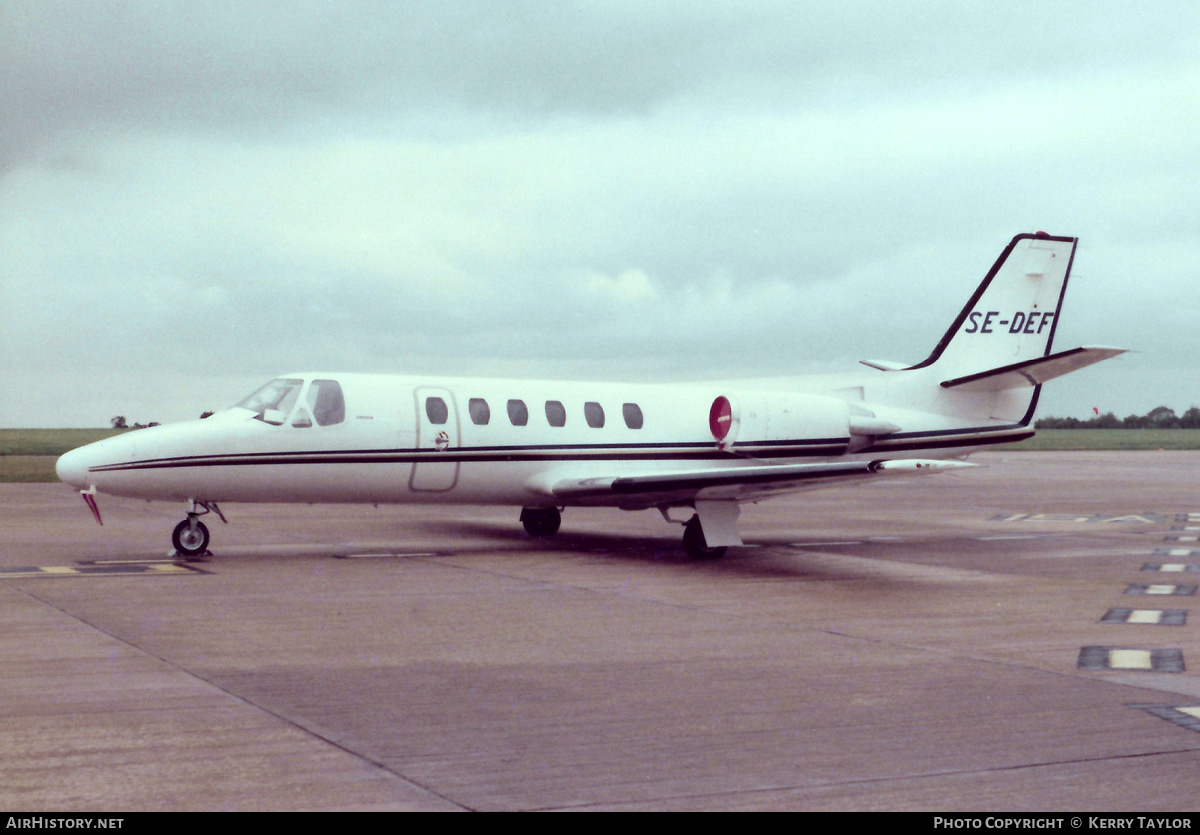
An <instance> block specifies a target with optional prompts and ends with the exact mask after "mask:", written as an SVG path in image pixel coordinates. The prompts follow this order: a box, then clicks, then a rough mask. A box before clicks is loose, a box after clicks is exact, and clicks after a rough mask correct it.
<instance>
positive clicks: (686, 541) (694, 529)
mask: <svg viewBox="0 0 1200 835" xmlns="http://www.w3.org/2000/svg"><path fill="white" fill-rule="evenodd" d="M683 550H684V551H686V552H687V555H688V556H689V557H691V558H692V559H694V560H717V559H720V558H721V557H723V556H724V555H725V546H723V545H722V546H720V547H717V548H709V547H708V542H707V541H705V539H704V529H703V528H701V527H700V517H699V516H693V517H692V518H691V519H689V520H688V523H687V524H686V525H684V526H683Z"/></svg>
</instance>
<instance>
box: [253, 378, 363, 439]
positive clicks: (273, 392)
mask: <svg viewBox="0 0 1200 835" xmlns="http://www.w3.org/2000/svg"><path fill="white" fill-rule="evenodd" d="M303 387H304V381H303V380H299V379H293V378H289V377H280V378H277V379H275V380H272V381H271V382H269V383H267V384H266V385H265V386H263V387H262V388H260V389H258V390H256V391H255V392H254V393H253V394H251V395H250V396H249V397H247V398H246V399H245V400H242V401H241V402H239V403H238V404H237V405H236V406H235V407H234V408H237V409H247V410H249V411H251V412H254V417H255V418H256V419H258V420H261V421H263V422H264V423H270V424H273V425H275V426H281V425H283V424H284V423H285V422H286V421H287V419H288V415H289V414H292V426H294V427H297V428H307V427H311V426H312V425H313V418H315V419H316V422H317V425H319V426H332V425H333V424H335V423H341V422H342V421H344V420H345V419H346V402H345V399H344V398H343V397H342V387H341V386H340V385H338V383H337V381H336V380H313V381H312V382H311V383H310V384H309V386H308V392H307V394H306V396H305V398H304V401H303V403H302V404H301V405H300V406H299V407H298V408H297V406H296V404H297V402H298V401H299V400H300V391H301V389H303ZM293 410H294V413H293ZM310 415H311V417H310Z"/></svg>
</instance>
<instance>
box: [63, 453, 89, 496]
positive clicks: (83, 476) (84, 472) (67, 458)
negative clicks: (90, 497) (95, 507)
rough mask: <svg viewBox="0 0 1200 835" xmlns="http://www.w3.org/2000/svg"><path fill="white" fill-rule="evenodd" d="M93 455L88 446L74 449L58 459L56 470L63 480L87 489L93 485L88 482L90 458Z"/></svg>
mask: <svg viewBox="0 0 1200 835" xmlns="http://www.w3.org/2000/svg"><path fill="white" fill-rule="evenodd" d="M91 457H92V456H91V454H90V452H88V448H87V447H80V448H79V449H73V450H71V451H70V452H68V453H66V454H64V455H62V456H61V457H60V458H59V459H58V463H57V464H55V465H54V471H55V472H56V473H58V477H59V479H60V480H61V481H65V482H66V483H67V484H70V485H71V486H72V487H78V488H79V489H80V490H86V489H87V488H88V487H90V486H91V484H90V483H89V482H88V459H90V458H91Z"/></svg>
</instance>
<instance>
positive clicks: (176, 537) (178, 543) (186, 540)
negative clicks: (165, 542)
mask: <svg viewBox="0 0 1200 835" xmlns="http://www.w3.org/2000/svg"><path fill="white" fill-rule="evenodd" d="M171 544H172V545H174V546H175V550H176V551H178V552H179V553H181V554H183V555H184V556H185V557H195V556H197V555H199V554H203V553H204V552H205V551H207V550H208V528H206V527H205V526H204V523H203V522H197V523H196V527H195V528H192V521H191V520H190V519H184V520H183V521H182V522H180V523H179V524H178V525H176V526H175V530H174V531H173V532H172V533H171Z"/></svg>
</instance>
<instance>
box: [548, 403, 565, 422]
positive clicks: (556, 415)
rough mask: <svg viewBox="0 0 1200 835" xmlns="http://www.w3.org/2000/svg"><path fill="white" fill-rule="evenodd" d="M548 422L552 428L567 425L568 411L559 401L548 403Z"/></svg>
mask: <svg viewBox="0 0 1200 835" xmlns="http://www.w3.org/2000/svg"><path fill="white" fill-rule="evenodd" d="M546 422H547V423H549V424H550V425H551V426H566V425H567V410H566V409H565V408H563V404H562V403H560V402H559V401H557V400H547V401H546Z"/></svg>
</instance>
